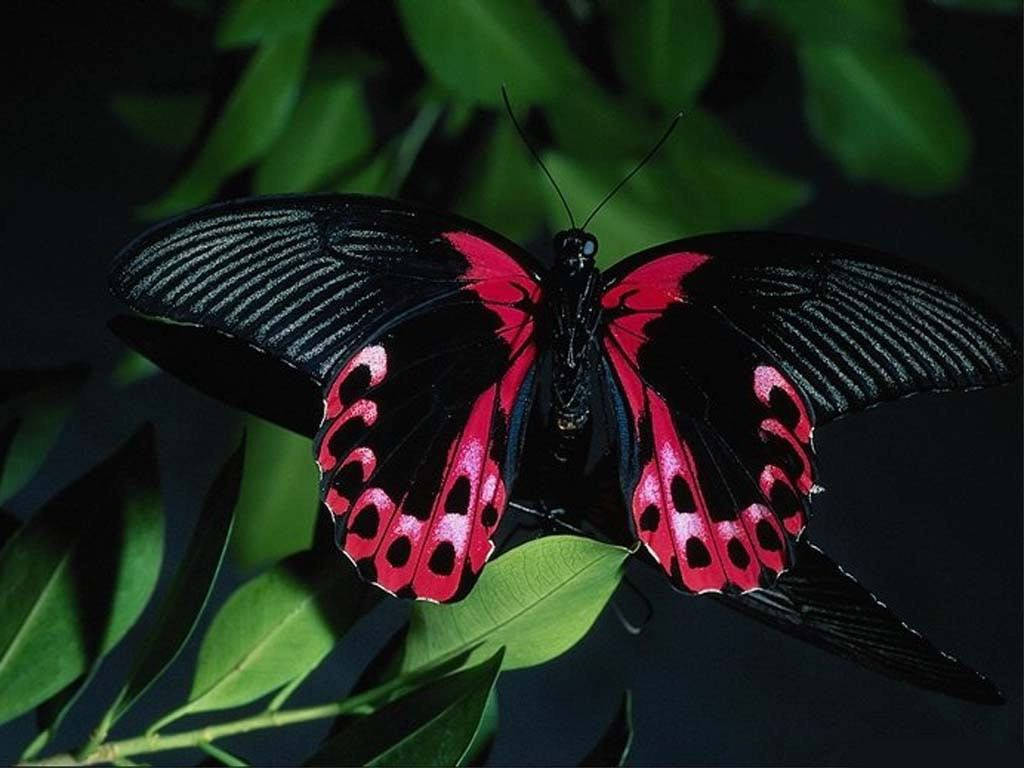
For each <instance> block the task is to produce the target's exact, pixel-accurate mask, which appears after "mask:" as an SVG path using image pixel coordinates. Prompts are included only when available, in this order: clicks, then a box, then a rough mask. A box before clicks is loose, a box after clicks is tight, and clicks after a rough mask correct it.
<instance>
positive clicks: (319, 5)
mask: <svg viewBox="0 0 1024 768" xmlns="http://www.w3.org/2000/svg"><path fill="white" fill-rule="evenodd" d="M333 3H334V0H234V1H233V2H231V3H230V4H229V5H228V8H227V10H226V11H225V12H224V15H223V17H222V18H221V22H220V26H219V27H218V28H217V45H218V46H219V47H221V48H235V47H238V46H245V45H256V44H258V43H263V42H266V41H267V40H276V39H278V38H281V37H285V36H287V35H291V34H296V33H302V32H304V31H305V30H308V29H312V28H313V27H315V26H316V24H317V22H319V21H320V17H321V16H323V14H324V13H325V12H326V11H327V9H329V8H330V7H331V5H332V4H333Z"/></svg>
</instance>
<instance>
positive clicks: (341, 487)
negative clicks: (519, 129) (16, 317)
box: [111, 196, 540, 601]
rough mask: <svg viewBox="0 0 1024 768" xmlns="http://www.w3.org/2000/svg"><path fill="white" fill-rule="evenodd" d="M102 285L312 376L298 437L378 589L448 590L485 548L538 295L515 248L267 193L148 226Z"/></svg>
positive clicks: (513, 457) (323, 200)
mask: <svg viewBox="0 0 1024 768" xmlns="http://www.w3.org/2000/svg"><path fill="white" fill-rule="evenodd" d="M111 281H112V284H113V286H114V290H115V292H116V293H118V295H120V296H121V297H122V298H124V299H125V300H126V301H127V302H128V303H129V304H131V305H132V306H133V307H134V308H135V309H137V310H139V311H141V312H144V313H146V314H149V315H156V316H159V317H162V318H167V319H170V320H174V321H177V322H182V323H194V324H198V325H201V326H203V327H205V328H212V329H214V330H217V331H220V332H222V333H225V334H228V335H230V336H232V337H235V338H238V339H241V340H242V341H244V342H246V343H248V344H250V345H252V346H253V347H256V348H257V349H259V350H261V351H264V352H266V353H268V354H269V355H272V356H273V357H275V358H277V359H279V360H282V361H284V362H285V363H286V364H288V365H290V366H293V367H295V368H297V369H299V370H301V371H303V372H304V373H305V374H307V375H308V376H310V377H311V378H312V379H313V380H314V381H316V382H318V383H319V384H320V385H321V386H322V390H323V399H324V416H323V422H322V424H321V427H320V429H319V430H318V433H317V436H316V439H315V443H314V449H315V455H316V459H317V462H318V464H319V466H320V468H321V473H322V480H321V497H322V499H323V501H324V504H325V505H326V507H327V508H328V509H329V510H330V512H331V515H332V517H333V519H334V521H335V525H336V526H337V534H338V535H337V539H338V543H339V546H341V547H342V548H343V550H344V551H345V552H346V554H347V555H348V556H349V557H350V558H351V559H352V560H353V561H354V562H356V563H357V565H358V567H359V569H360V572H361V573H362V574H363V575H364V577H365V578H367V579H368V580H370V581H373V582H375V583H377V584H379V585H380V586H382V587H384V588H385V589H388V590H389V591H391V592H393V593H396V594H402V595H407V596H414V597H419V598H424V599H429V600H436V601H444V600H450V599H453V598H454V597H457V596H459V595H461V594H463V593H464V590H465V588H466V587H467V586H468V584H469V583H471V581H472V579H473V578H475V576H476V575H477V574H479V572H480V569H481V568H482V567H483V565H484V562H485V561H486V560H487V558H488V557H489V556H490V555H491V552H492V550H493V544H492V542H491V535H492V533H493V531H494V529H495V528H496V527H497V524H498V522H499V521H500V519H501V515H502V513H503V511H504V507H505V505H506V503H507V501H508V494H509V492H510V485H511V482H512V479H513V478H514V476H515V469H516V462H517V458H518V443H519V440H520V438H519V424H521V422H522V421H523V417H522V413H523V412H525V410H526V409H527V408H528V406H529V400H530V398H529V395H530V393H531V392H532V387H531V384H530V382H531V380H532V379H531V376H532V369H533V364H534V360H535V358H536V354H537V350H536V343H535V339H534V333H533V318H534V313H535V308H536V305H537V303H538V302H539V300H540V289H539V285H538V281H537V279H536V270H535V267H534V266H533V265H532V264H531V262H530V259H529V257H528V256H527V255H525V254H524V253H523V252H522V251H521V250H519V249H518V248H516V247H515V246H513V245H511V244H510V243H508V242H507V241H505V240H503V239H502V238H501V237H499V236H498V235H495V234H494V233H491V232H489V231H487V230H485V229H483V228H481V227H478V226H475V225H472V224H470V223H469V222H465V221H462V220H460V219H458V218H457V217H453V216H440V215H437V214H431V213H428V212H424V211H421V210H419V209H417V208H414V207H411V206H407V205H404V204H401V203H397V202H394V201H386V200H378V199H374V198H361V197H350V196H346V197H341V196H335V197H313V198H269V199H262V200H256V201H242V202H237V203H229V204H226V205H220V206H213V207H211V208H209V209H205V210H201V211H198V212H195V213H193V214H190V215H188V216H186V217H184V218H182V219H179V220H177V221H174V222H170V223H168V224H164V225H161V226H160V227H158V228H157V229H155V230H153V231H151V232H149V233H147V234H145V235H143V236H142V237H141V238H139V240H137V241H136V242H135V243H133V244H132V245H131V246H129V247H128V248H127V249H126V250H125V251H124V252H123V253H122V254H121V255H120V256H119V258H118V260H117V262H116V263H115V265H114V269H113V272H112V278H111ZM244 373H245V372H244V371H240V372H239V375H244Z"/></svg>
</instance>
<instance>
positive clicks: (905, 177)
mask: <svg viewBox="0 0 1024 768" xmlns="http://www.w3.org/2000/svg"><path fill="white" fill-rule="evenodd" d="M800 64H801V69H802V71H803V74H804V80H805V87H806V102H805V109H806V112H807V120H808V122H809V123H810V126H811V131H812V133H813V134H814V137H815V138H816V139H817V141H818V143H819V144H821V146H822V147H824V148H825V149H826V150H827V151H828V152H829V153H830V154H831V155H832V156H833V157H834V158H835V159H836V160H837V161H838V162H839V164H840V165H841V166H842V168H843V170H844V171H845V173H846V174H847V175H848V176H850V177H851V178H853V179H857V180H860V181H875V182H879V183H881V184H885V185H886V186H889V187H892V188H894V189H897V190H901V191H903V192H908V193H911V194H915V195H928V194H936V193H939V192H944V191H947V190H949V189H950V188H952V187H953V186H955V185H956V183H957V182H958V181H960V179H961V178H962V177H963V175H964V172H965V171H966V169H967V163H968V160H969V156H970V149H971V147H970V145H971V142H970V135H969V133H968V128H967V125H966V122H965V120H964V117H963V115H962V114H961V112H960V109H959V108H958V107H957V104H956V101H955V100H954V99H953V96H952V94H950V92H949V90H948V89H947V88H946V86H945V85H944V84H943V82H942V80H941V79H939V77H938V76H937V75H936V74H935V73H934V72H933V71H932V69H931V68H930V67H929V66H928V65H927V64H926V63H925V62H924V61H923V60H921V59H920V58H918V57H917V56H915V55H914V54H911V53H903V52H899V51H881V50H874V49H872V50H868V49H857V48H848V47H842V46H820V45H805V46H802V47H801V48H800Z"/></svg>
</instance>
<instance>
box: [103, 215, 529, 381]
mask: <svg viewBox="0 0 1024 768" xmlns="http://www.w3.org/2000/svg"><path fill="white" fill-rule="evenodd" d="M449 231H461V232H470V233H475V234H476V235H478V236H479V237H481V238H482V239H484V240H486V241H488V242H490V243H493V244H495V245H496V246H497V247H498V248H499V249H500V250H501V251H503V252H504V253H507V254H513V255H514V257H515V260H516V261H517V262H518V263H519V264H522V265H523V267H524V268H525V269H526V271H527V272H528V273H529V274H531V276H533V277H534V278H536V276H537V274H539V271H538V270H539V265H537V264H535V263H534V262H533V260H532V259H531V258H530V256H529V255H528V254H526V253H525V252H524V251H523V250H522V249H520V248H519V247H518V246H516V245H515V244H513V243H511V242H509V241H507V240H505V239H504V238H502V237H501V236H500V235H497V234H496V233H494V232H491V231H489V230H486V229H484V228H482V227H480V226H479V225H477V224H473V223H472V222H469V221H467V220H465V219H461V218H459V217H456V216H449V215H444V214H437V213H433V212H431V211H427V210H424V209H421V208H418V207H415V206H412V205H408V204H405V203H399V202H397V201H394V200H385V199H382V198H373V197H362V196H357V195H333V196H318V197H270V198H256V199H251V200H240V201H235V202H229V203H223V204H217V205H211V206H209V207H206V208H202V209H200V210H198V211H193V212H191V213H188V214H185V215H184V216H181V217H179V218H177V219H173V220H171V221H168V222H164V223H162V224H160V225H158V226H156V227H154V228H153V229H151V230H149V231H148V232H146V233H144V234H143V235H141V236H140V237H139V238H137V239H136V240H135V241H134V242H132V243H131V244H130V245H128V246H127V247H126V248H125V249H124V250H123V251H122V252H121V253H120V254H119V255H118V257H117V258H116V260H115V261H114V263H113V264H112V266H111V270H110V284H111V287H112V289H113V291H114V293H115V294H116V295H117V296H118V297H120V298H121V299H123V300H124V301H125V302H126V303H127V304H129V305H130V306H131V307H132V308H133V309H135V310H136V311H138V312H141V313H142V314H144V315H149V316H152V317H158V318H164V319H168V320H173V321H175V322H178V323H189V324H194V325H198V326H202V327H204V328H208V329H214V330H217V331H220V332H222V333H224V334H227V335H229V336H232V337H235V338H238V339H241V340H243V341H244V342H247V343H248V344H250V345H252V346H254V347H256V348H257V349H259V350H260V351H262V352H264V353H266V354H269V355H271V356H272V357H274V358H276V359H278V360H281V361H283V362H285V363H286V364H288V365H291V366H293V367H295V368H298V369H299V370H301V371H303V372H304V373H306V374H308V375H309V376H311V377H313V378H314V379H315V380H316V381H317V382H319V383H321V384H323V383H324V382H325V380H326V379H327V377H328V375H329V374H330V373H331V372H332V371H334V370H336V369H337V368H338V367H339V365H340V363H341V362H342V361H344V360H346V359H347V358H349V357H350V356H351V355H352V354H353V353H354V352H355V351H356V350H357V349H358V348H359V347H360V346H362V344H363V343H364V342H365V341H366V340H367V339H368V338H369V337H370V336H372V335H374V334H376V333H379V332H380V331H381V330H382V329H383V328H384V327H386V326H387V325H389V324H392V323H394V322H396V321H398V320H401V319H403V318H406V317H408V316H410V315H414V314H416V313H418V312H422V311H424V310H425V309H427V308H429V307H430V306H431V305H433V304H435V303H437V302H440V301H444V300H445V299H446V298H451V297H452V296H454V295H456V294H457V293H458V292H459V291H460V290H462V288H463V287H464V285H463V282H464V281H463V280H462V278H463V277H464V276H465V274H466V273H467V271H468V270H469V269H470V264H469V262H468V261H467V259H466V257H465V256H464V255H463V254H461V253H459V252H458V251H457V250H456V249H453V248H451V247H450V246H449V244H448V243H447V242H446V241H444V239H443V238H442V237H441V235H442V233H444V232H449Z"/></svg>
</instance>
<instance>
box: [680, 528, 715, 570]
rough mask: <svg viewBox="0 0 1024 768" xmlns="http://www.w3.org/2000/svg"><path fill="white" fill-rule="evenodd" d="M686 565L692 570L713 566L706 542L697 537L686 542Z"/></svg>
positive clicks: (692, 537)
mask: <svg viewBox="0 0 1024 768" xmlns="http://www.w3.org/2000/svg"><path fill="white" fill-rule="evenodd" d="M686 563H687V565H689V566H690V567H691V568H706V567H707V566H709V565H711V553H710V552H708V548H707V547H705V546H704V542H703V541H701V540H700V539H698V538H697V537H696V536H691V537H690V538H688V539H687V540H686Z"/></svg>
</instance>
